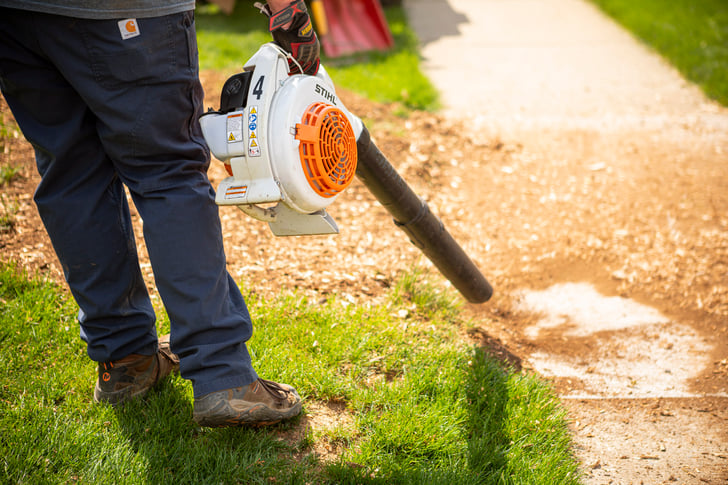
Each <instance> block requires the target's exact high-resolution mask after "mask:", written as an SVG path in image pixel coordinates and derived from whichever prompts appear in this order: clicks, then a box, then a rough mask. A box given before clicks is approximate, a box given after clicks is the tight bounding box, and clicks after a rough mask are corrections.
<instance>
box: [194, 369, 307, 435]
mask: <svg viewBox="0 0 728 485" xmlns="http://www.w3.org/2000/svg"><path fill="white" fill-rule="evenodd" d="M300 412H301V397H300V396H299V395H298V393H297V392H296V390H295V389H294V388H292V387H291V386H289V385H287V384H278V383H276V382H272V381H266V380H264V379H258V380H257V381H255V382H253V383H252V384H250V385H249V386H246V387H236V388H233V389H225V390H222V391H216V392H211V393H209V394H205V395H204V396H202V397H199V398H197V399H195V405H194V411H193V414H192V417H193V419H194V420H195V422H196V423H197V424H199V425H200V426H208V427H211V428H219V427H224V426H253V427H255V426H265V425H268V424H274V423H277V422H279V421H282V420H284V419H289V418H292V417H294V416H297V415H298V414H299V413H300Z"/></svg>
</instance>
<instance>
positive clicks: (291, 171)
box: [200, 43, 362, 236]
mask: <svg viewBox="0 0 728 485" xmlns="http://www.w3.org/2000/svg"><path fill="white" fill-rule="evenodd" d="M200 124H201V125H202V132H203V135H204V136H205V140H207V143H208V145H209V146H210V150H211V151H212V153H213V155H215V157H216V158H218V159H219V160H222V161H223V162H224V163H225V165H226V168H227V169H228V172H229V173H230V177H228V178H226V179H225V180H223V181H222V182H221V183H220V185H219V187H218V189H217V196H216V202H217V204H219V205H235V206H237V207H239V208H240V209H241V210H242V211H243V212H245V213H246V214H248V215H250V216H252V217H254V218H256V219H258V220H261V221H265V222H268V224H269V225H270V228H271V230H272V231H273V233H274V234H275V235H276V236H292V235H306V234H331V233H338V232H339V231H338V228H337V226H336V223H335V222H334V220H333V219H332V218H331V216H329V215H328V214H327V213H326V211H325V208H326V207H327V206H328V205H329V204H331V203H332V202H333V201H334V200H335V199H336V197H337V196H338V195H339V194H340V193H341V192H342V191H343V190H344V189H345V188H346V187H347V186H348V185H349V184H350V183H351V181H352V180H353V178H354V175H355V172H356V163H357V147H356V140H357V138H358V137H359V135H360V134H361V130H362V123H361V120H359V118H357V117H356V116H353V115H352V114H351V113H349V112H348V111H347V110H346V108H345V107H344V106H343V105H342V103H341V102H340V101H339V99H338V98H337V97H336V93H335V91H334V86H333V83H332V82H331V79H330V78H329V76H328V74H327V73H326V70H325V69H324V68H323V67H321V68H320V69H319V72H318V74H317V75H316V76H305V75H293V76H289V74H288V61H287V60H286V53H285V52H284V51H283V50H281V49H280V48H279V47H278V46H277V45H275V44H273V43H270V44H265V45H264V46H262V47H261V49H260V50H258V52H257V53H256V54H255V55H254V56H253V57H252V58H251V59H250V60H249V61H248V62H247V64H245V66H244V71H243V72H242V73H241V74H237V75H235V76H233V77H231V78H230V79H228V81H227V82H226V83H225V85H224V86H223V90H222V96H221V106H220V111H218V112H214V111H213V112H208V113H206V114H204V115H203V116H202V117H201V118H200ZM265 203H276V205H275V206H273V207H263V206H261V205H260V204H265Z"/></svg>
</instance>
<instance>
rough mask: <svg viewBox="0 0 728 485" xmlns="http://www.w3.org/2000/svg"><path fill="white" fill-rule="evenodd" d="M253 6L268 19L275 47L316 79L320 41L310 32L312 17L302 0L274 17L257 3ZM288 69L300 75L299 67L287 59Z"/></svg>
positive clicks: (266, 7) (293, 3) (266, 8)
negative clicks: (289, 55)
mask: <svg viewBox="0 0 728 485" xmlns="http://www.w3.org/2000/svg"><path fill="white" fill-rule="evenodd" d="M255 6H256V7H258V8H259V9H260V11H261V12H263V13H264V14H265V15H267V16H268V21H269V22H268V30H269V31H270V33H271V34H272V35H273V40H274V41H275V42H276V44H278V45H279V46H281V47H282V48H283V49H285V50H286V51H287V52H290V53H291V55H292V56H293V58H294V59H295V60H296V61H297V62H298V64H300V66H301V69H303V73H304V74H310V75H312V76H313V75H315V74H316V73H317V72H318V68H319V64H320V60H319V49H320V47H319V40H318V37H317V36H316V32H314V30H313V24H312V23H311V17H309V15H308V10H307V9H306V4H305V3H304V2H303V0H293V1H292V2H291V3H289V4H288V6H287V7H285V8H283V9H282V10H280V11H278V12H276V13H275V14H273V13H272V12H271V10H270V7H269V6H268V5H262V4H260V3H257V2H256V4H255ZM288 22H291V25H290V26H289V27H288V28H286V29H283V25H285V24H287V23H288ZM288 68H289V70H290V71H291V73H294V74H295V73H298V72H300V70H299V68H298V66H297V65H296V64H295V63H294V62H293V61H291V60H290V59H289V60H288Z"/></svg>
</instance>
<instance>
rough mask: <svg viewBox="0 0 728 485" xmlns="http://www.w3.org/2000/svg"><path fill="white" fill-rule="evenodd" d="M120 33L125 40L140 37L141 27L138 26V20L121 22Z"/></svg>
mask: <svg viewBox="0 0 728 485" xmlns="http://www.w3.org/2000/svg"><path fill="white" fill-rule="evenodd" d="M119 32H121V38H122V39H124V40H126V39H131V38H132V37H136V36H138V35H139V25H137V21H136V19H125V20H119Z"/></svg>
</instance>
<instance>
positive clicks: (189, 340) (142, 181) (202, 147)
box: [0, 8, 257, 396]
mask: <svg viewBox="0 0 728 485" xmlns="http://www.w3.org/2000/svg"><path fill="white" fill-rule="evenodd" d="M119 20H121V19H117V20H84V19H75V18H70V17H62V16H55V15H45V14H39V13H32V12H25V11H22V10H12V9H2V8H0V90H2V93H3V95H4V97H5V99H6V101H7V103H8V105H9V106H10V108H11V110H12V112H13V114H14V116H15V118H16V120H17V122H18V124H19V126H20V128H21V130H22V132H23V134H24V135H25V137H26V138H27V139H28V141H30V143H31V144H32V145H33V147H34V148H35V154H36V162H37V167H38V171H39V172H40V174H41V182H40V184H39V185H38V188H37V190H36V192H35V197H34V200H35V203H36V204H37V207H38V211H39V213H40V216H41V218H42V220H43V224H44V225H45V227H46V230H47V232H48V234H49V235H50V238H51V241H52V243H53V247H54V249H55V251H56V254H57V255H58V258H59V260H60V263H61V266H62V268H63V272H64V274H65V277H66V280H67V282H68V285H69V287H70V289H71V292H72V294H73V296H74V298H75V300H76V302H77V303H78V306H79V308H80V311H79V321H80V325H81V338H82V339H83V340H84V341H85V342H86V343H87V348H88V355H89V356H90V357H91V359H93V360H95V361H98V362H108V361H113V360H117V359H120V358H122V357H125V356H126V355H128V354H131V353H138V354H145V355H151V354H153V353H154V352H155V351H156V348H157V333H156V326H155V315H154V309H153V307H152V304H151V302H150V299H149V296H148V293H147V290H146V286H145V284H144V281H143V279H142V274H141V271H140V268H139V261H138V257H137V251H136V242H135V236H134V233H133V230H132V224H131V219H130V215H129V207H128V205H127V200H126V197H125V193H124V185H126V187H128V189H129V192H130V194H131V197H132V199H133V201H134V204H135V206H136V207H137V210H138V211H139V214H140V215H141V217H142V219H143V223H144V240H145V242H146V245H147V249H148V252H149V258H150V260H151V264H152V269H153V271H154V278H155V283H156V286H157V288H158V290H159V294H160V296H161V298H162V301H163V303H164V306H165V308H166V310H167V313H168V315H169V319H170V322H171V345H172V350H173V351H174V352H176V353H177V354H178V355H179V356H180V358H181V364H180V371H181V374H182V376H183V377H185V378H188V379H190V380H192V383H193V387H194V392H195V396H200V395H203V394H206V393H208V392H212V391H217V390H221V389H227V388H231V387H238V386H244V385H247V384H249V383H251V382H252V381H254V380H255V379H256V378H257V376H256V373H255V371H254V370H253V368H252V366H251V362H250V356H249V354H248V350H247V348H246V345H245V342H246V341H247V340H248V339H249V338H250V337H251V335H252V324H251V321H250V316H249V314H248V310H247V308H246V305H245V302H244V300H243V297H242V295H241V294H240V291H239V289H238V288H237V286H236V284H235V282H234V281H233V279H232V278H231V277H230V275H229V274H228V272H227V270H226V266H225V264H226V263H225V254H224V250H223V242H222V234H221V228H220V219H219V216H218V210H217V206H216V205H215V203H214V191H213V189H212V187H211V186H210V182H209V180H208V178H207V174H206V172H207V168H208V165H209V160H210V154H209V150H208V148H207V145H206V144H205V141H204V139H203V137H202V134H201V130H200V126H199V122H198V117H199V115H200V114H201V112H202V99H203V93H202V87H201V85H200V82H199V78H198V61H197V43H196V35H195V27H194V16H193V13H192V12H185V13H181V14H175V15H169V16H163V17H155V18H139V19H136V27H135V29H136V32H138V34H139V35H136V36H131V37H129V38H127V39H123V38H122V35H121V34H122V30H121V29H122V26H123V23H122V25H120V24H119ZM132 30H134V29H132Z"/></svg>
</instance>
